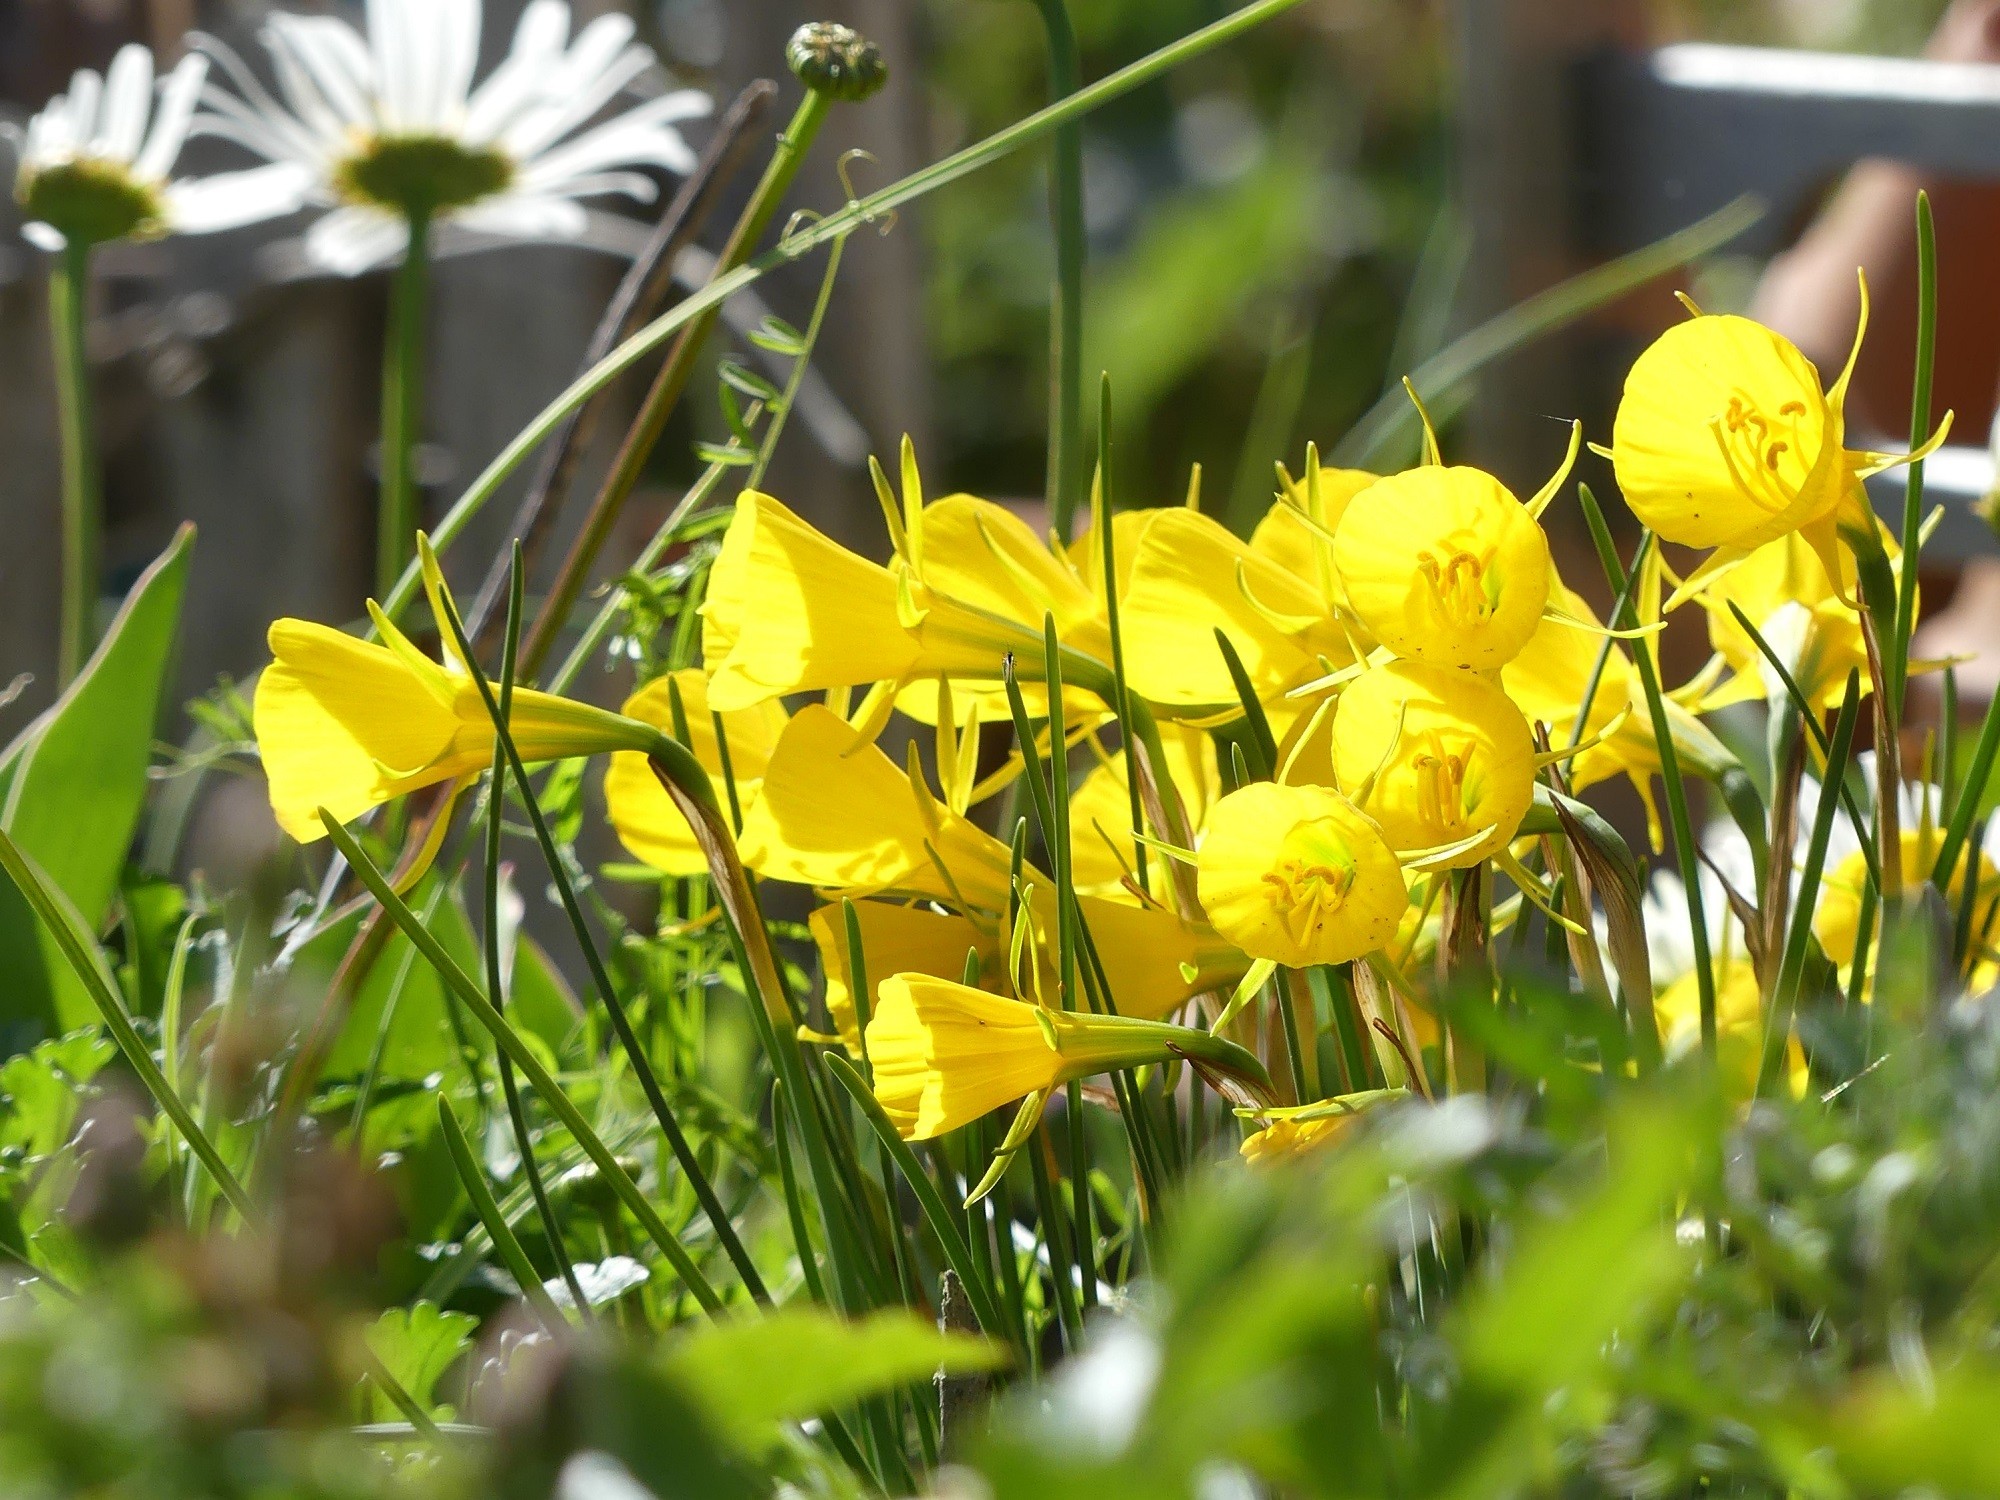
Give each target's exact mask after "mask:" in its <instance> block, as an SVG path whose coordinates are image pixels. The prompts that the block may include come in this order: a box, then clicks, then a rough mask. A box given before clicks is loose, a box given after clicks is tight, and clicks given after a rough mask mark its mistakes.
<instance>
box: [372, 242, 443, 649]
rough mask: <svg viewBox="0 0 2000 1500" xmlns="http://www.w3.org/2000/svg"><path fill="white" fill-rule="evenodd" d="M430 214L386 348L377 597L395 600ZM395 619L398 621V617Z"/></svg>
mask: <svg viewBox="0 0 2000 1500" xmlns="http://www.w3.org/2000/svg"><path fill="white" fill-rule="evenodd" d="M430 233H431V221H430V215H429V214H427V213H413V214H411V216H410V248H409V249H408V250H407V251H405V252H404V255H403V264H402V265H401V266H400V267H399V268H398V269H397V271H396V279H395V282H394V284H393V285H392V287H391V288H390V292H389V336H388V338H387V339H385V340H384V341H383V345H382V456H381V462H382V497H381V501H380V506H379V508H378V510H377V511H376V518H375V525H376V530H375V592H376V594H377V595H378V596H379V597H381V598H384V599H387V598H389V597H391V595H392V594H393V593H394V591H395V588H396V580H397V579H398V578H400V577H401V576H402V574H403V570H404V569H405V568H406V567H408V566H409V564H410V561H411V559H412V558H414V557H415V556H416V543H415V540H414V539H415V537H416V531H417V524H418V519H417V481H416V446H417V428H418V425H419V423H421V422H422V420H423V416H422V412H423V393H424V313H425V304H426V303H427V302H428V300H429V294H430ZM390 618H391V619H393V618H395V616H394V614H393V613H392V614H391V615H390Z"/></svg>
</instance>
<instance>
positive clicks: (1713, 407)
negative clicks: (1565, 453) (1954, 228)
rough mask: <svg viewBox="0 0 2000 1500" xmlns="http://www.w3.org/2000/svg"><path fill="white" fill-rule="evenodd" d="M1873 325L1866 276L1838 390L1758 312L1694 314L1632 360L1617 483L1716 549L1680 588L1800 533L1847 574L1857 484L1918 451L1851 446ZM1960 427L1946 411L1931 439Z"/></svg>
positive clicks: (1655, 517) (1650, 516) (1665, 532)
mask: <svg viewBox="0 0 2000 1500" xmlns="http://www.w3.org/2000/svg"><path fill="white" fill-rule="evenodd" d="M1690 306H1692V304H1690ZM1867 327H1868V286H1867V282H1866V281H1865V280H1864V281H1863V282H1862V285H1861V319H1860V323H1859V326H1857V328H1856V329H1855V334H1854V347H1853V350H1852V351H1851V352H1850V353H1849V355H1848V357H1847V364H1846V367H1845V368H1844V369H1842V371H1841V372H1840V376H1839V378H1838V379H1837V380H1835V381H1834V383H1833V386H1832V388H1831V389H1823V388H1822V387H1821V385H1820V377H1819V372H1818V371H1817V370H1816V369H1814V368H1813V365H1812V362H1811V361H1810V360H1808V359H1807V358H1806V357H1805V355H1804V354H1803V353H1801V352H1800V351H1799V348H1798V346H1797V345H1795V344H1793V343H1792V342H1791V341H1790V340H1789V339H1787V338H1785V337H1784V336H1783V335H1781V334H1778V333H1775V332H1773V331H1772V330H1771V329H1769V328H1766V327H1764V326H1763V325H1762V324H1760V323H1755V322H1752V321H1751V320H1750V319H1748V318H1740V317H1733V316H1708V315H1703V314H1699V313H1698V314H1696V315H1695V316H1694V317H1692V318H1690V319H1689V320H1688V321H1687V322H1685V323H1681V324H1679V325H1677V326H1675V327H1673V328H1670V329H1668V330H1667V332H1666V333H1664V334H1662V335H1661V336H1660V337H1659V338H1658V339H1657V340H1655V341H1654V343H1653V344H1652V346H1651V347H1650V348H1648V349H1647V350H1646V352H1645V353H1643V354H1641V355H1640V356H1639V358H1638V360H1637V361H1636V362H1634V364H1633V366H1632V370H1631V373H1630V374H1629V375H1628V376H1627V377H1626V380H1625V394H1624V398H1623V399H1622V400H1621V401H1620V403H1619V406H1618V416H1617V421H1616V424H1615V426H1614V429H1613V433H1612V447H1611V455H1612V462H1613V465H1614V466H1615V468H1616V470H1617V475H1618V486H1619V488H1620V489H1621V490H1622V491H1623V492H1624V494H1625V500H1626V503H1627V504H1629V505H1630V506H1631V507H1632V511H1633V513H1634V514H1635V515H1637V516H1638V517H1639V519H1640V520H1641V521H1643V522H1644V523H1645V524H1646V525H1647V526H1649V527H1650V528H1652V530H1653V531H1655V532H1656V533H1658V534H1659V536H1660V537H1662V538H1663V539H1664V540H1666V541H1670V542H1678V543H1680V544H1681V545H1682V546H1687V547H1699V548H1702V549H1704V550H1708V549H1714V550H1713V555H1712V556H1711V557H1710V558H1709V559H1708V560H1707V562H1705V563H1704V564H1703V565H1702V567H1701V568H1700V569H1699V570H1698V571H1697V572H1696V574H1695V575H1694V576H1693V577H1692V578H1690V579H1689V580H1688V583H1687V585H1686V586H1685V587H1684V588H1683V589H1682V591H1681V596H1683V597H1684V596H1685V595H1686V594H1688V593H1691V592H1692V591H1693V589H1694V588H1695V587H1696V586H1698V585H1699V584H1700V582H1701V581H1702V580H1703V579H1704V578H1706V577H1707V576H1708V575H1709V574H1711V573H1713V572H1717V571H1720V570H1721V569H1723V568H1726V567H1730V566H1733V565H1734V564H1736V563H1737V562H1739V561H1741V560H1742V559H1743V558H1744V557H1747V556H1748V555H1749V554H1750V553H1751V552H1753V551H1755V550H1756V549H1757V548H1759V547H1761V546H1764V545H1765V544H1766V543H1768V542H1774V541H1776V540H1777V539H1778V538H1779V537H1782V536H1787V535H1789V534H1791V533H1793V532H1798V533H1800V534H1801V535H1803V536H1804V538H1805V540H1806V542H1807V544H1808V545H1809V546H1811V547H1812V549H1813V551H1814V552H1815V553H1817V554H1818V556H1819V558H1820V560H1821V562H1822V563H1823V564H1824V565H1825V567H1826V569H1827V572H1828V574H1829V576H1830V577H1833V578H1836V579H1837V578H1838V577H1839V573H1840V562H1839V532H1840V527H1841V525H1842V524H1843V520H1845V521H1846V522H1847V523H1851V524H1861V525H1869V524H1871V520H1872V518H1871V513H1870V512H1869V511H1868V509H1867V500H1866V498H1865V497H1863V496H1861V494H1860V491H1859V481H1861V480H1863V479H1866V478H1868V477H1869V476H1870V475H1873V474H1876V473H1879V472H1881V471H1882V470H1883V469H1885V468H1889V467H1892V466H1893V465H1895V464H1898V463H1903V462H1907V461H1908V457H1909V456H1908V455H1891V454H1880V453H1865V452H1858V451H1854V450H1850V449H1848V448H1847V447H1846V446H1845V443H1846V402H1847V389H1848V385H1849V382H1850V381H1851V380H1852V379H1853V377H1854V366H1855V361H1856V360H1857V359H1858V358H1859V357H1860V353H1861V340H1862V336H1863V334H1865V333H1866V331H1867ZM1950 427H1951V419H1950V416H1949V415H1947V416H1946V418H1945V420H1944V421H1943V422H1942V423H1940V424H1939V430H1938V432H1937V434H1936V436H1935V438H1934V443H1936V442H1942V441H1943V440H1944V438H1945V435H1946V434H1947V433H1948V432H1949V431H1950ZM1843 513H1845V514H1843Z"/></svg>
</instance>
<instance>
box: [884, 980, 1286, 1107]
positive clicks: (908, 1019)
mask: <svg viewBox="0 0 2000 1500" xmlns="http://www.w3.org/2000/svg"><path fill="white" fill-rule="evenodd" d="M868 1057H869V1061H870V1062H871V1063H872V1064H873V1066H874V1072H875V1097H876V1098H877V1099H878V1100H879V1101H880V1102H881V1104H882V1108H883V1110H884V1112H885V1113H887V1115H888V1116H889V1119H890V1121H891V1122H892V1123H893V1124H894V1125H895V1127H896V1130H897V1133H898V1134H900V1135H901V1136H902V1137H903V1138H904V1139H905V1140H913V1141H924V1140H931V1139H934V1138H935V1137H937V1136H941V1135H945V1134H948V1133H949V1132H951V1131H953V1130H956V1129H958V1128H959V1127H960V1126H961V1125H967V1124H970V1123H971V1122H972V1121H974V1120H977V1119H979V1118H980V1117H981V1116H982V1115H986V1114H988V1113H990V1112H992V1111H993V1110H996V1109H999V1108H1000V1107H1001V1106H1003V1105H1007V1104H1011V1103H1013V1102H1014V1101H1015V1100H1017V1099H1022V1098H1025V1097H1026V1096H1028V1095H1030V1094H1035V1093H1042V1092H1046V1091H1048V1090H1050V1089H1054V1088H1058V1087H1060V1086H1061V1085H1063V1084H1065V1083H1068V1082H1070V1081H1071V1080H1073V1079H1078V1078H1088V1077H1090V1076H1092V1075H1093V1074H1097V1073H1108V1072H1113V1071H1117V1070H1119V1069H1124V1068H1138V1067H1145V1066H1147V1065H1149V1064H1154V1063H1164V1062H1170V1061H1172V1060H1173V1059H1175V1058H1182V1059H1185V1060H1186V1061H1188V1062H1189V1063H1191V1064H1193V1065H1194V1066H1195V1067H1197V1068H1199V1069H1201V1070H1202V1071H1203V1073H1204V1074H1206V1075H1208V1076H1210V1077H1223V1078H1229V1079H1234V1080H1236V1081H1237V1082H1238V1083H1241V1084H1244V1085H1247V1086H1248V1087H1250V1088H1251V1089H1254V1090H1256V1091H1258V1092H1260V1093H1264V1092H1268V1090H1269V1088H1270V1078H1269V1075H1267V1074H1266V1073H1265V1071H1264V1068H1263V1065H1262V1064H1260V1063H1259V1062H1258V1061H1257V1059H1256V1058H1254V1057H1253V1056H1251V1055H1250V1054H1249V1053H1248V1052H1246V1051H1244V1050H1243V1049H1242V1048H1241V1047H1238V1046H1236V1045H1235V1044H1234V1043H1232V1042H1227V1041H1224V1040H1222V1039H1221V1038H1220V1037H1213V1036H1210V1035H1209V1034H1208V1033H1207V1032H1205V1031H1196V1030H1192V1029H1190V1028H1188V1027H1184V1026H1172V1025H1169V1024H1167V1023H1166V1022H1164V1021H1143V1020H1135V1019H1133V1018H1131V1017H1127V1016H1100V1015H1091V1014H1087V1013H1085V1014H1079V1013H1074V1012H1066V1011H1052V1010H1047V1009H1045V1008H1043V1007H1042V1006H1039V1005H1033V1004H1029V1003H1028V1002H1026V1001H1021V1000H1008V999H1004V998H1002V997H1001V996H998V995H991V994H988V993H987V992H986V991H984V990H975V989H968V988H967V987H966V986H965V985H962V984H955V983H953V982H952V981H950V980H948V979H936V978H932V977H930V976H929V975H923V974H898V975H894V976H892V977H891V978H888V979H885V980H883V981H882V983H881V985H880V986H879V987H878V988H877V991H876V1002H875V1013H874V1017H873V1019H871V1020H870V1021H869V1023H868Z"/></svg>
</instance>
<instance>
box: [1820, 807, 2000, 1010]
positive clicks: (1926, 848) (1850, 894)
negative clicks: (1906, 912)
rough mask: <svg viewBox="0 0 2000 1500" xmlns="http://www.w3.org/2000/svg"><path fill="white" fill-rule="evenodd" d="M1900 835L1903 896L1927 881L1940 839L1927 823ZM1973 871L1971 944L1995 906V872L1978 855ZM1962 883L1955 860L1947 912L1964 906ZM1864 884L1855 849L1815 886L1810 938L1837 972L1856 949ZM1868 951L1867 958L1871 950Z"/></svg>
mask: <svg viewBox="0 0 2000 1500" xmlns="http://www.w3.org/2000/svg"><path fill="white" fill-rule="evenodd" d="M1901 834H1902V849H1903V885H1904V888H1905V889H1906V890H1914V889H1916V888H1917V887H1919V886H1921V885H1922V884H1923V883H1924V882H1925V881H1926V880H1929V879H1930V878H1931V868H1932V866H1933V865H1935V864H1936V863H1937V857H1938V850H1939V848H1940V846H1941V845H1942V844H1943V843H1944V835H1943V832H1942V830H1940V829H1939V828H1938V827H1937V826H1936V825H1935V824H1934V823H1932V822H1930V821H1929V820H1928V818H1927V819H1926V820H1925V821H1924V822H1923V823H1922V824H1921V825H1920V826H1919V827H1916V828H1905V829H1902V830H1901ZM1975 865H1976V868H1977V874H1976V876H1975V878H1976V879H1977V880H1978V882H1979V884H1978V888H1977V889H1976V890H1975V891H1974V892H1973V893H1972V933H1973V936H1974V938H1975V939H1977V938H1978V937H1979V935H1980V934H1981V933H1989V934H1990V932H1991V929H1992V923H1993V917H1994V907H1995V905H1996V903H2000V866H1995V864H1994V863H1993V861H1992V860H1991V859H1990V858H1988V857H1987V855H1986V854H1985V852H1984V851H1983V850H1982V851H1981V852H1980V853H1979V854H1978V855H1977V856H1976V859H1975ZM1965 877H1966V861H1965V860H1964V859H1963V858H1961V859H1960V860H1959V863H1958V868H1957V869H1955V870H1953V871H1952V873H1951V882H1950V885H1949V886H1948V887H1947V888H1946V891H1945V898H1944V899H1945V906H1946V908H1947V909H1948V910H1950V911H1952V912H1956V911H1957V910H1958V909H1959V907H1960V905H1961V904H1962V903H1963V902H1964V900H1965V895H1966V892H1965ZM1867 883H1868V857H1867V856H1866V855H1865V854H1863V853H1862V852H1861V851H1860V850H1859V849H1856V850H1854V851H1853V852H1852V853H1850V854H1848V855H1847V856H1846V857H1845V858H1843V859H1842V860H1841V861H1840V862H1839V863H1838V864H1836V865H1834V866H1833V868H1831V869H1829V870H1828V871H1827V872H1826V874H1825V875H1824V876H1823V877H1822V879H1821V882H1820V894H1819V905H1818V906H1817V907H1816V908H1814V910H1813V936H1814V937H1816V938H1818V939H1819V945H1820V947H1821V948H1822V949H1823V950H1824V951H1825V953H1826V956H1827V957H1828V958H1830V959H1832V960H1833V962H1834V965H1835V966H1836V967H1837V968H1840V969H1842V970H1845V969H1847V968H1848V967H1849V966H1850V965H1852V964H1853V962H1854V955H1855V953H1856V951H1857V950H1858V949H1859V947H1860V944H1861V907H1862V892H1863V891H1864V890H1865V889H1866V887H1867ZM1988 941H1989V943H1990V941H1991V939H1990V937H1989V939H1988ZM1975 948H1977V944H1976V943H1975ZM1870 951H1871V954H1872V952H1873V949H1872V947H1871V950H1870ZM1982 957H1983V954H1982V953H1980V952H1978V951H1975V952H1973V953H1971V954H1970V955H1969V959H1970V961H1971V963H1972V964H1974V965H1976V964H1977V963H1978V962H1979V961H1980V960H1981V958H1982ZM1869 988H1870V989H1872V985H1871V986H1870V987H1869ZM1864 993H1865V992H1864Z"/></svg>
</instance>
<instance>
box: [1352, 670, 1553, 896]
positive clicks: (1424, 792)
mask: <svg viewBox="0 0 2000 1500" xmlns="http://www.w3.org/2000/svg"><path fill="white" fill-rule="evenodd" d="M1331 749H1332V761H1333V774H1334V777H1335V780H1336V784H1337V785H1338V786H1339V787H1340V788H1341V790H1342V791H1344V792H1345V793H1346V794H1347V795H1348V796H1349V797H1350V798H1352V799H1353V801H1354V803H1355V804H1356V805H1357V806H1358V807H1360V808H1361V810H1362V811H1364V812H1366V813H1367V814H1368V815H1369V816H1370V817H1372V818H1373V819H1374V820H1375V821H1376V823H1377V824H1378V825H1379V826H1380V827H1381V829H1382V833H1383V836H1384V837H1385V838H1386V839H1387V840H1388V841H1389V844H1390V846H1391V847H1392V848H1394V849H1396V850H1397V851H1398V852H1399V853H1403V854H1409V853H1412V852H1414V851H1434V850H1444V849H1447V848H1451V850H1452V852H1450V853H1449V854H1440V855H1438V856H1437V857H1436V858H1435V859H1434V860H1433V861H1432V862H1433V863H1435V865H1436V866H1437V867H1438V868H1443V869H1458V868H1463V867H1465V866H1469V865H1473V864H1477V863H1478V862H1479V861H1480V860H1482V859H1485V858H1487V857H1488V856H1489V855H1492V854H1493V853H1494V852H1495V851H1497V850H1500V849H1504V848H1505V847H1506V845H1507V844H1508V843H1509V842H1510V841H1511V840H1512V839H1513V837H1514V831H1515V830H1516V829H1517V828H1519V827H1520V825H1521V820H1522V818H1524V817H1526V816H1527V812H1528V808H1529V806H1530V805H1531V804H1532V803H1533V802H1534V798H1535V745H1534V740H1533V738H1532V737H1531V735H1530V734H1529V731H1528V721H1527V720H1526V719H1524V718H1523V717H1522V716H1521V710H1520V709H1518V708H1516V707H1515V706H1514V703H1513V701H1512V700H1511V699H1510V698H1508V696H1507V695H1506V694H1505V693H1504V692H1502V691H1501V690H1500V689H1499V688H1498V687H1496V686H1495V685H1494V684H1493V683H1492V682H1490V681H1489V680H1487V679H1486V678H1484V677H1482V676H1480V675H1479V674H1477V673H1474V672H1465V671H1460V670H1458V669H1456V668H1453V667H1433V666H1430V665H1427V664H1426V663H1423V662H1415V661H1389V662H1384V663H1382V664H1381V665H1378V666H1374V667H1371V668H1369V670H1367V671H1366V672H1363V673H1362V674H1361V675H1360V676H1359V677H1357V678H1355V679H1354V680H1353V681H1352V682H1350V683H1349V684H1348V685H1347V687H1346V688H1345V689H1344V690H1343V691H1342V693H1341V695H1340V700H1339V703H1338V705H1337V707H1336V708H1335V710H1334V713H1333V727H1332V746H1331ZM1461 845H1462V846H1463V847H1457V846H1461Z"/></svg>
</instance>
